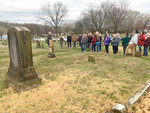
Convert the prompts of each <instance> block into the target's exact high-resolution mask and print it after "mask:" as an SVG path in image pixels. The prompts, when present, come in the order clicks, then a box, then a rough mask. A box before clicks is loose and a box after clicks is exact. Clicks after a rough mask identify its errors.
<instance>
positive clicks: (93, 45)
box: [92, 34, 96, 52]
mask: <svg viewBox="0 0 150 113" xmlns="http://www.w3.org/2000/svg"><path fill="white" fill-rule="evenodd" d="M95 40H96V35H95V34H94V36H93V38H92V51H94V52H95V46H96V44H95Z"/></svg>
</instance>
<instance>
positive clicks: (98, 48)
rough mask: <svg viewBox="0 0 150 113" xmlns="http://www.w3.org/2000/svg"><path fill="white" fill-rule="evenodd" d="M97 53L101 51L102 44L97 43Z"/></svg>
mask: <svg viewBox="0 0 150 113" xmlns="http://www.w3.org/2000/svg"><path fill="white" fill-rule="evenodd" d="M96 47H97V52H99V51H100V43H98V42H96Z"/></svg>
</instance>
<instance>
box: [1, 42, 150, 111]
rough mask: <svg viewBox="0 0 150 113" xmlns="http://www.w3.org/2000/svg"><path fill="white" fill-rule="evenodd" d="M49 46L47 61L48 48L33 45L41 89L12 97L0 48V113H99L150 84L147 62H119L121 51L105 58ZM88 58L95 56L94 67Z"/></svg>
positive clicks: (4, 49)
mask: <svg viewBox="0 0 150 113" xmlns="http://www.w3.org/2000/svg"><path fill="white" fill-rule="evenodd" d="M54 45H55V53H56V56H57V57H56V58H53V59H49V58H47V54H48V47H47V45H46V44H45V43H44V46H45V48H44V49H38V48H36V45H35V43H33V60H34V66H35V69H36V71H37V73H38V75H39V77H41V78H42V81H43V83H42V85H41V86H39V87H38V88H35V89H33V90H30V91H26V92H22V93H16V92H15V91H14V90H13V89H12V88H8V89H6V88H5V85H4V82H3V81H4V80H5V73H6V72H7V69H8V66H9V54H8V47H7V45H2V44H1V42H0V113H64V112H65V113H103V112H104V111H106V110H108V109H110V108H111V107H112V106H114V105H115V104H116V103H123V104H124V103H125V102H126V101H127V99H128V98H129V97H130V96H131V95H133V94H134V93H135V92H136V91H137V89H138V88H139V87H140V86H141V85H142V84H143V83H144V82H145V81H146V80H148V79H149V78H150V70H149V69H150V65H149V64H150V57H142V58H135V57H126V56H122V47H120V50H119V53H118V54H117V55H113V54H112V49H111V47H110V53H109V54H106V53H105V52H104V51H102V52H100V53H93V52H87V53H82V52H81V51H80V48H79V47H77V48H76V49H74V48H67V47H66V45H65V47H64V48H63V49H60V47H59V44H57V43H55V44H54ZM103 50H104V48H103ZM88 55H94V56H95V58H96V63H89V62H88Z"/></svg>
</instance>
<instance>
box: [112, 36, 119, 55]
mask: <svg viewBox="0 0 150 113" xmlns="http://www.w3.org/2000/svg"><path fill="white" fill-rule="evenodd" d="M111 45H112V47H113V53H114V54H116V53H117V46H118V38H117V35H116V34H114V37H113V39H112V42H111Z"/></svg>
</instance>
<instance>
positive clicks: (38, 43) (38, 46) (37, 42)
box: [36, 40, 41, 48]
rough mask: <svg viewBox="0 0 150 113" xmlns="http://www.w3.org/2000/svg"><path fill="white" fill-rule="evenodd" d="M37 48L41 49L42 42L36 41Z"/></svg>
mask: <svg viewBox="0 0 150 113" xmlns="http://www.w3.org/2000/svg"><path fill="white" fill-rule="evenodd" d="M36 48H41V44H40V41H38V40H37V41H36Z"/></svg>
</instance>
